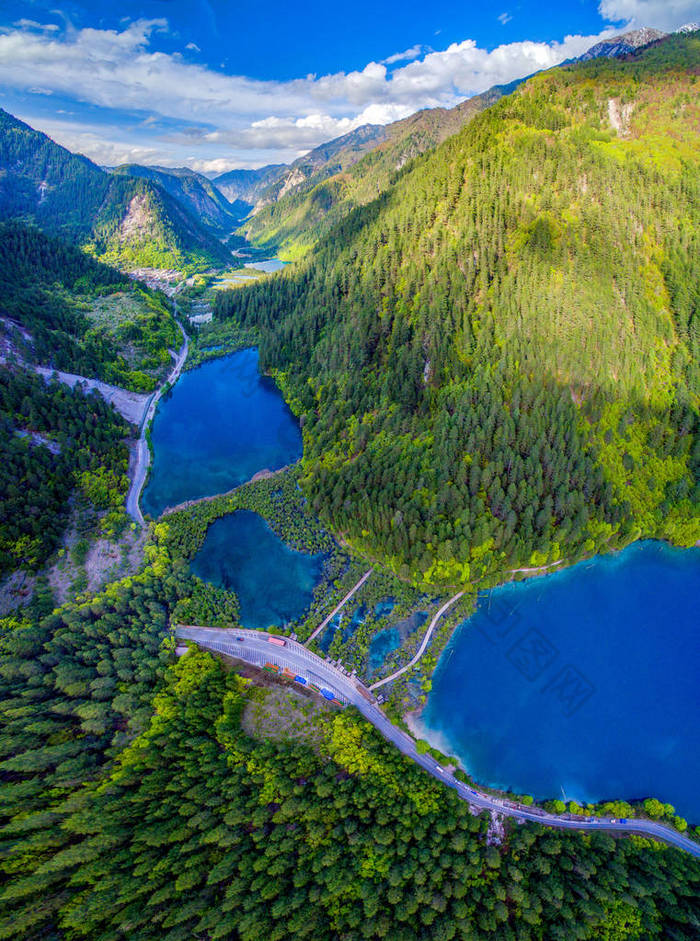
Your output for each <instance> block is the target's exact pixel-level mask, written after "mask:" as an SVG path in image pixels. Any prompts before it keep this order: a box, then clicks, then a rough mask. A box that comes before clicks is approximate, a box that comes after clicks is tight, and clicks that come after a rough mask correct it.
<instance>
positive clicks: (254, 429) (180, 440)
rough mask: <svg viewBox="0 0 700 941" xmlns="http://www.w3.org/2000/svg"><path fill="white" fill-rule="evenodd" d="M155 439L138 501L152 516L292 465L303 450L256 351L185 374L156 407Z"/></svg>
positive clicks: (298, 434)
mask: <svg viewBox="0 0 700 941" xmlns="http://www.w3.org/2000/svg"><path fill="white" fill-rule="evenodd" d="M152 441H153V453H154V458H153V466H152V468H151V476H150V478H149V481H148V484H147V486H146V488H145V490H144V493H143V497H142V499H141V507H142V509H143V511H144V512H145V513H150V514H151V516H154V517H157V516H159V515H160V514H161V513H162V512H163V510H164V509H165V508H166V507H167V506H176V505H177V504H178V503H182V502H183V501H185V500H194V499H198V498H199V497H206V496H211V495H213V494H216V493H224V492H225V491H226V490H231V488H233V487H236V486H238V485H239V484H242V483H244V482H245V481H246V480H250V478H251V477H252V476H253V475H254V474H255V473H256V472H257V471H259V470H263V469H265V468H267V469H268V470H277V469H278V468H280V467H284V466H285V465H286V464H291V463H293V462H295V461H297V460H298V459H299V458H300V457H301V452H302V440H301V432H300V430H299V426H298V424H297V421H296V419H295V418H294V416H293V415H292V413H291V411H290V410H289V408H288V407H287V405H286V404H285V402H284V399H283V398H282V396H281V394H280V392H279V390H278V389H277V386H276V385H275V384H274V382H273V381H272V380H271V379H269V378H267V377H265V376H261V375H260V373H259V372H258V353H257V350H242V351H241V352H240V353H233V354H231V355H230V356H224V357H221V358H220V359H215V360H211V361H210V362H208V363H204V364H203V365H202V366H199V367H198V368H197V369H193V370H191V371H190V372H186V373H184V374H183V375H182V376H181V377H180V379H179V380H178V382H177V383H176V385H175V387H174V388H173V390H172V392H171V393H170V395H168V397H167V398H165V399H164V400H163V401H162V402H160V403H159V405H158V410H157V412H156V416H155V419H154V421H153V429H152Z"/></svg>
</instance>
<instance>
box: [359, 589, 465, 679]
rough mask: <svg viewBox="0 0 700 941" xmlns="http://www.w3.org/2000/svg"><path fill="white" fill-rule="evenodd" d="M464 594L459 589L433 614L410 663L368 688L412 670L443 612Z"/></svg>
mask: <svg viewBox="0 0 700 941" xmlns="http://www.w3.org/2000/svg"><path fill="white" fill-rule="evenodd" d="M463 594H464V591H458V592H457V594H456V595H453V596H452V597H451V598H450V599H449V601H446V602H445V603H444V604H443V606H442V607H441V608H440V609H439V610H438V611H437V612H436V613H435V615H434V616H433V619H432V621H431V622H430V624H429V625H428V630H427V631H426V632H425V637H424V638H423V641H422V642H421V645H420V647H419V648H418V650H417V651H416V653H415V655H414V656H413V658H412V659H411V660H409V661H408V663H407V664H406V665H405V666H403V667H401V669H399V670H396V672H395V673H392V674H391V675H390V676H385V677H384V679H383V680H377V682H376V683H372V685H371V686H368V687H367V688H368V689H369V690H370V691H374V690H375V689H379V687H380V686H384V684H385V683H390V682H391V681H392V680H395V679H396V678H397V677H398V676H401V675H402V674H403V673H405V672H406V671H407V670H410V669H411V667H412V666H415V664H416V663H418V661H419V660H420V658H421V657H422V656H423V654H424V653H425V648H426V647H427V646H428V644H429V643H430V638H431V637H432V636H433V631H434V630H435V628H436V627H437V623H438V621H439V620H440V618H441V617H442V616H443V614H444V613H445V611H447V610H448V609H449V608H451V607H452V605H453V604H455V603H456V602H457V601H459V599H460V598H461V597H462V595H463Z"/></svg>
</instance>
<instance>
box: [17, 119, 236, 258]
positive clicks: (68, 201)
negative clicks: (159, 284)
mask: <svg viewBox="0 0 700 941" xmlns="http://www.w3.org/2000/svg"><path fill="white" fill-rule="evenodd" d="M147 175H148V176H150V177H151V178H143V177H142V176H141V175H139V176H132V175H127V174H125V173H109V172H106V171H105V170H103V169H101V168H100V167H98V166H97V165H96V164H94V163H93V162H92V161H91V160H88V159H87V157H83V156H81V155H77V154H73V153H71V152H70V151H69V150H67V149H66V148H65V147H61V146H60V145H59V144H56V143H55V142H54V141H52V140H51V139H50V138H49V137H47V136H46V135H45V134H42V133H41V132H40V131H36V130H34V129H33V128H31V127H29V125H28V124H25V123H24V122H22V121H19V120H18V119H17V118H15V117H13V116H12V115H10V114H8V113H7V112H6V111H3V110H0V218H2V219H18V220H23V221H30V222H33V223H35V224H36V225H38V226H39V227H41V228H43V229H45V230H46V231H48V232H49V233H51V234H53V235H59V236H61V237H62V238H64V239H66V240H67V241H69V242H71V243H73V244H77V245H80V246H81V247H83V248H85V249H86V250H88V251H90V252H91V253H92V254H94V255H95V256H96V257H98V258H100V259H101V260H103V261H106V262H110V263H113V264H115V265H118V266H120V267H126V268H128V267H135V266H137V265H149V266H152V267H158V268H180V267H182V268H189V267H195V268H196V267H210V266H212V265H217V264H218V265H224V264H226V263H227V262H228V261H229V260H230V253H229V252H227V250H226V249H224V247H223V246H222V245H221V243H220V241H219V240H218V239H217V238H216V237H215V236H214V235H212V233H211V232H210V231H209V230H208V229H207V228H205V226H204V225H203V224H202V223H201V222H200V221H199V220H198V219H197V218H196V217H195V216H194V215H193V214H192V211H191V210H192V209H193V206H192V203H191V202H190V204H189V205H187V204H186V203H185V202H184V201H182V200H181V199H178V198H175V197H174V196H173V195H171V193H170V192H168V190H167V189H166V188H164V187H163V186H162V185H161V182H162V179H166V180H170V179H173V180H175V179H177V178H176V177H173V176H172V175H170V174H161V175H160V176H159V175H158V174H157V173H155V172H154V173H153V174H151V173H150V172H149V173H148V174H147ZM171 188H172V187H171Z"/></svg>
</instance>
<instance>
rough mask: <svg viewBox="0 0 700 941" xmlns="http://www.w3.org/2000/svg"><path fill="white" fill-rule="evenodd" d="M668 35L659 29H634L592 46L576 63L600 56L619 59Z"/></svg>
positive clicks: (645, 27) (644, 27) (646, 27)
mask: <svg viewBox="0 0 700 941" xmlns="http://www.w3.org/2000/svg"><path fill="white" fill-rule="evenodd" d="M667 35H668V34H667V33H664V32H662V31H661V30H659V29H651V28H650V27H649V26H643V27H642V28H641V29H633V30H630V31H629V32H627V33H622V34H621V35H619V36H613V37H612V38H610V39H603V40H601V42H597V43H596V44H595V45H594V46H591V48H590V49H588V50H587V51H586V52H584V54H583V55H582V56H579V57H578V59H577V60H576V61H578V62H587V61H588V60H589V59H597V58H598V57H599V56H607V57H608V58H614V59H616V58H619V57H620V56H625V55H628V54H629V53H630V52H634V51H635V49H640V48H641V47H642V46H648V45H649V43H651V42H656V41H657V40H659V39H663V38H664V37H665V36H667Z"/></svg>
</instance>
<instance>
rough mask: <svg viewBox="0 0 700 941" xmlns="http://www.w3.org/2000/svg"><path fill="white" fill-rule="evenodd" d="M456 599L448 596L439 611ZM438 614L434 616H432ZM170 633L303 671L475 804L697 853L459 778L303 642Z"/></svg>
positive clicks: (215, 632) (626, 825)
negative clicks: (478, 787) (638, 837)
mask: <svg viewBox="0 0 700 941" xmlns="http://www.w3.org/2000/svg"><path fill="white" fill-rule="evenodd" d="M454 600H456V599H451V601H450V602H447V603H446V605H443V608H441V609H440V612H438V615H439V614H440V613H441V612H442V611H443V609H445V608H446V606H449V604H450V603H451V602H452V601H454ZM436 617H437V616H436ZM174 628H175V636H176V637H177V638H179V639H181V640H190V641H194V643H196V644H198V645H199V646H200V647H203V648H205V649H207V650H211V651H213V652H215V653H219V654H223V655H224V656H226V657H234V658H235V659H238V660H243V661H244V662H246V663H250V664H252V665H253V666H256V667H258V668H263V667H264V666H265V664H266V663H272V664H275V665H276V666H279V667H281V668H284V667H287V668H288V669H289V670H290V671H291V672H292V675H298V676H302V677H304V678H307V679H310V680H312V681H314V682H319V681H320V685H322V686H324V687H327V689H328V691H330V692H332V693H333V694H334V695H335V696H336V698H338V699H339V700H340V702H342V703H347V704H350V705H352V706H355V707H356V708H357V709H358V710H359V712H360V713H361V714H362V715H363V716H364V718H365V719H367V720H368V721H369V722H371V723H372V725H373V726H374V727H375V728H376V729H377V730H378V731H379V733H380V734H381V735H383V736H384V738H385V739H386V740H387V741H388V742H391V744H393V745H394V746H395V747H396V748H398V749H399V751H400V752H402V753H403V754H404V755H406V756H407V757H408V758H410V759H411V760H412V761H414V762H415V763H416V764H417V765H420V767H421V768H423V769H424V770H425V771H427V772H428V774H430V775H431V776H432V777H433V778H435V779H436V780H437V781H440V782H441V783H442V784H444V785H445V786H446V787H450V788H452V789H453V790H454V791H455V792H456V793H457V795H458V796H459V797H460V798H461V799H462V800H464V801H466V802H467V803H469V804H470V805H471V806H473V807H476V808H478V810H489V811H491V812H493V813H496V814H499V815H501V816H502V817H513V818H515V820H516V821H517V822H518V823H525V822H526V821H528V822H533V823H539V824H542V825H543V826H546V827H554V828H556V829H561V830H581V831H588V832H591V831H593V830H598V831H607V832H612V833H617V834H619V835H631V834H634V833H637V834H642V835H643V836H648V837H652V838H653V839H656V840H660V841H661V842H663V843H667V844H669V845H671V846H675V847H676V848H677V849H681V850H685V852H687V853H690V854H691V855H692V856H695V857H700V845H699V844H698V843H696V842H695V841H694V840H691V839H690V838H689V837H687V836H684V835H683V834H681V833H679V832H678V831H677V830H674V829H673V828H672V827H670V826H666V825H665V824H661V823H656V822H654V821H652V820H646V819H644V818H630V819H618V818H615V817H585V816H578V815H576V814H568V813H564V814H561V815H558V814H550V813H548V812H547V811H545V810H541V809H540V808H538V807H530V806H526V805H524V804H519V803H517V802H516V801H511V800H507V799H505V798H500V797H493V796H491V795H490V794H487V793H485V792H483V791H477V790H476V789H475V788H473V787H471V786H470V785H468V784H465V783H464V782H463V781H460V780H459V779H457V778H456V777H455V776H454V774H453V773H452V772H450V771H448V770H447V769H446V768H444V767H442V765H439V764H438V763H437V761H436V760H435V759H434V758H433V757H432V755H430V754H424V753H422V752H419V751H418V749H417V746H416V742H415V741H414V739H413V738H411V736H410V735H408V734H407V733H406V732H403V731H402V730H401V729H398V728H397V727H396V726H395V725H393V723H392V722H390V721H389V719H388V718H387V717H386V716H385V715H384V713H383V712H382V711H381V709H380V708H379V706H378V705H377V704H376V703H375V701H374V699H373V697H372V696H371V690H372V688H373V687H371V686H370V687H369V690H370V692H368V688H367V687H365V686H364V685H363V684H362V683H361V682H360V681H359V680H358V679H357V677H355V676H354V675H350V676H349V675H347V673H345V672H341V671H340V670H339V669H338V668H337V667H335V666H333V665H332V664H331V663H329V662H328V661H327V660H323V659H321V657H318V656H317V655H316V654H314V653H312V652H311V651H310V650H308V649H307V648H306V647H304V646H303V645H302V644H299V643H297V642H295V641H293V640H291V639H290V638H289V637H280V638H278V639H279V640H280V641H282V643H281V644H277V643H274V644H271V643H270V642H269V640H268V638H269V637H271V636H272V637H274V636H275V635H272V634H268V632H267V631H254V630H246V629H245V628H236V629H235V630H227V629H225V628H216V627H215V628H210V627H200V626H198V625H189V624H188V625H174Z"/></svg>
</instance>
